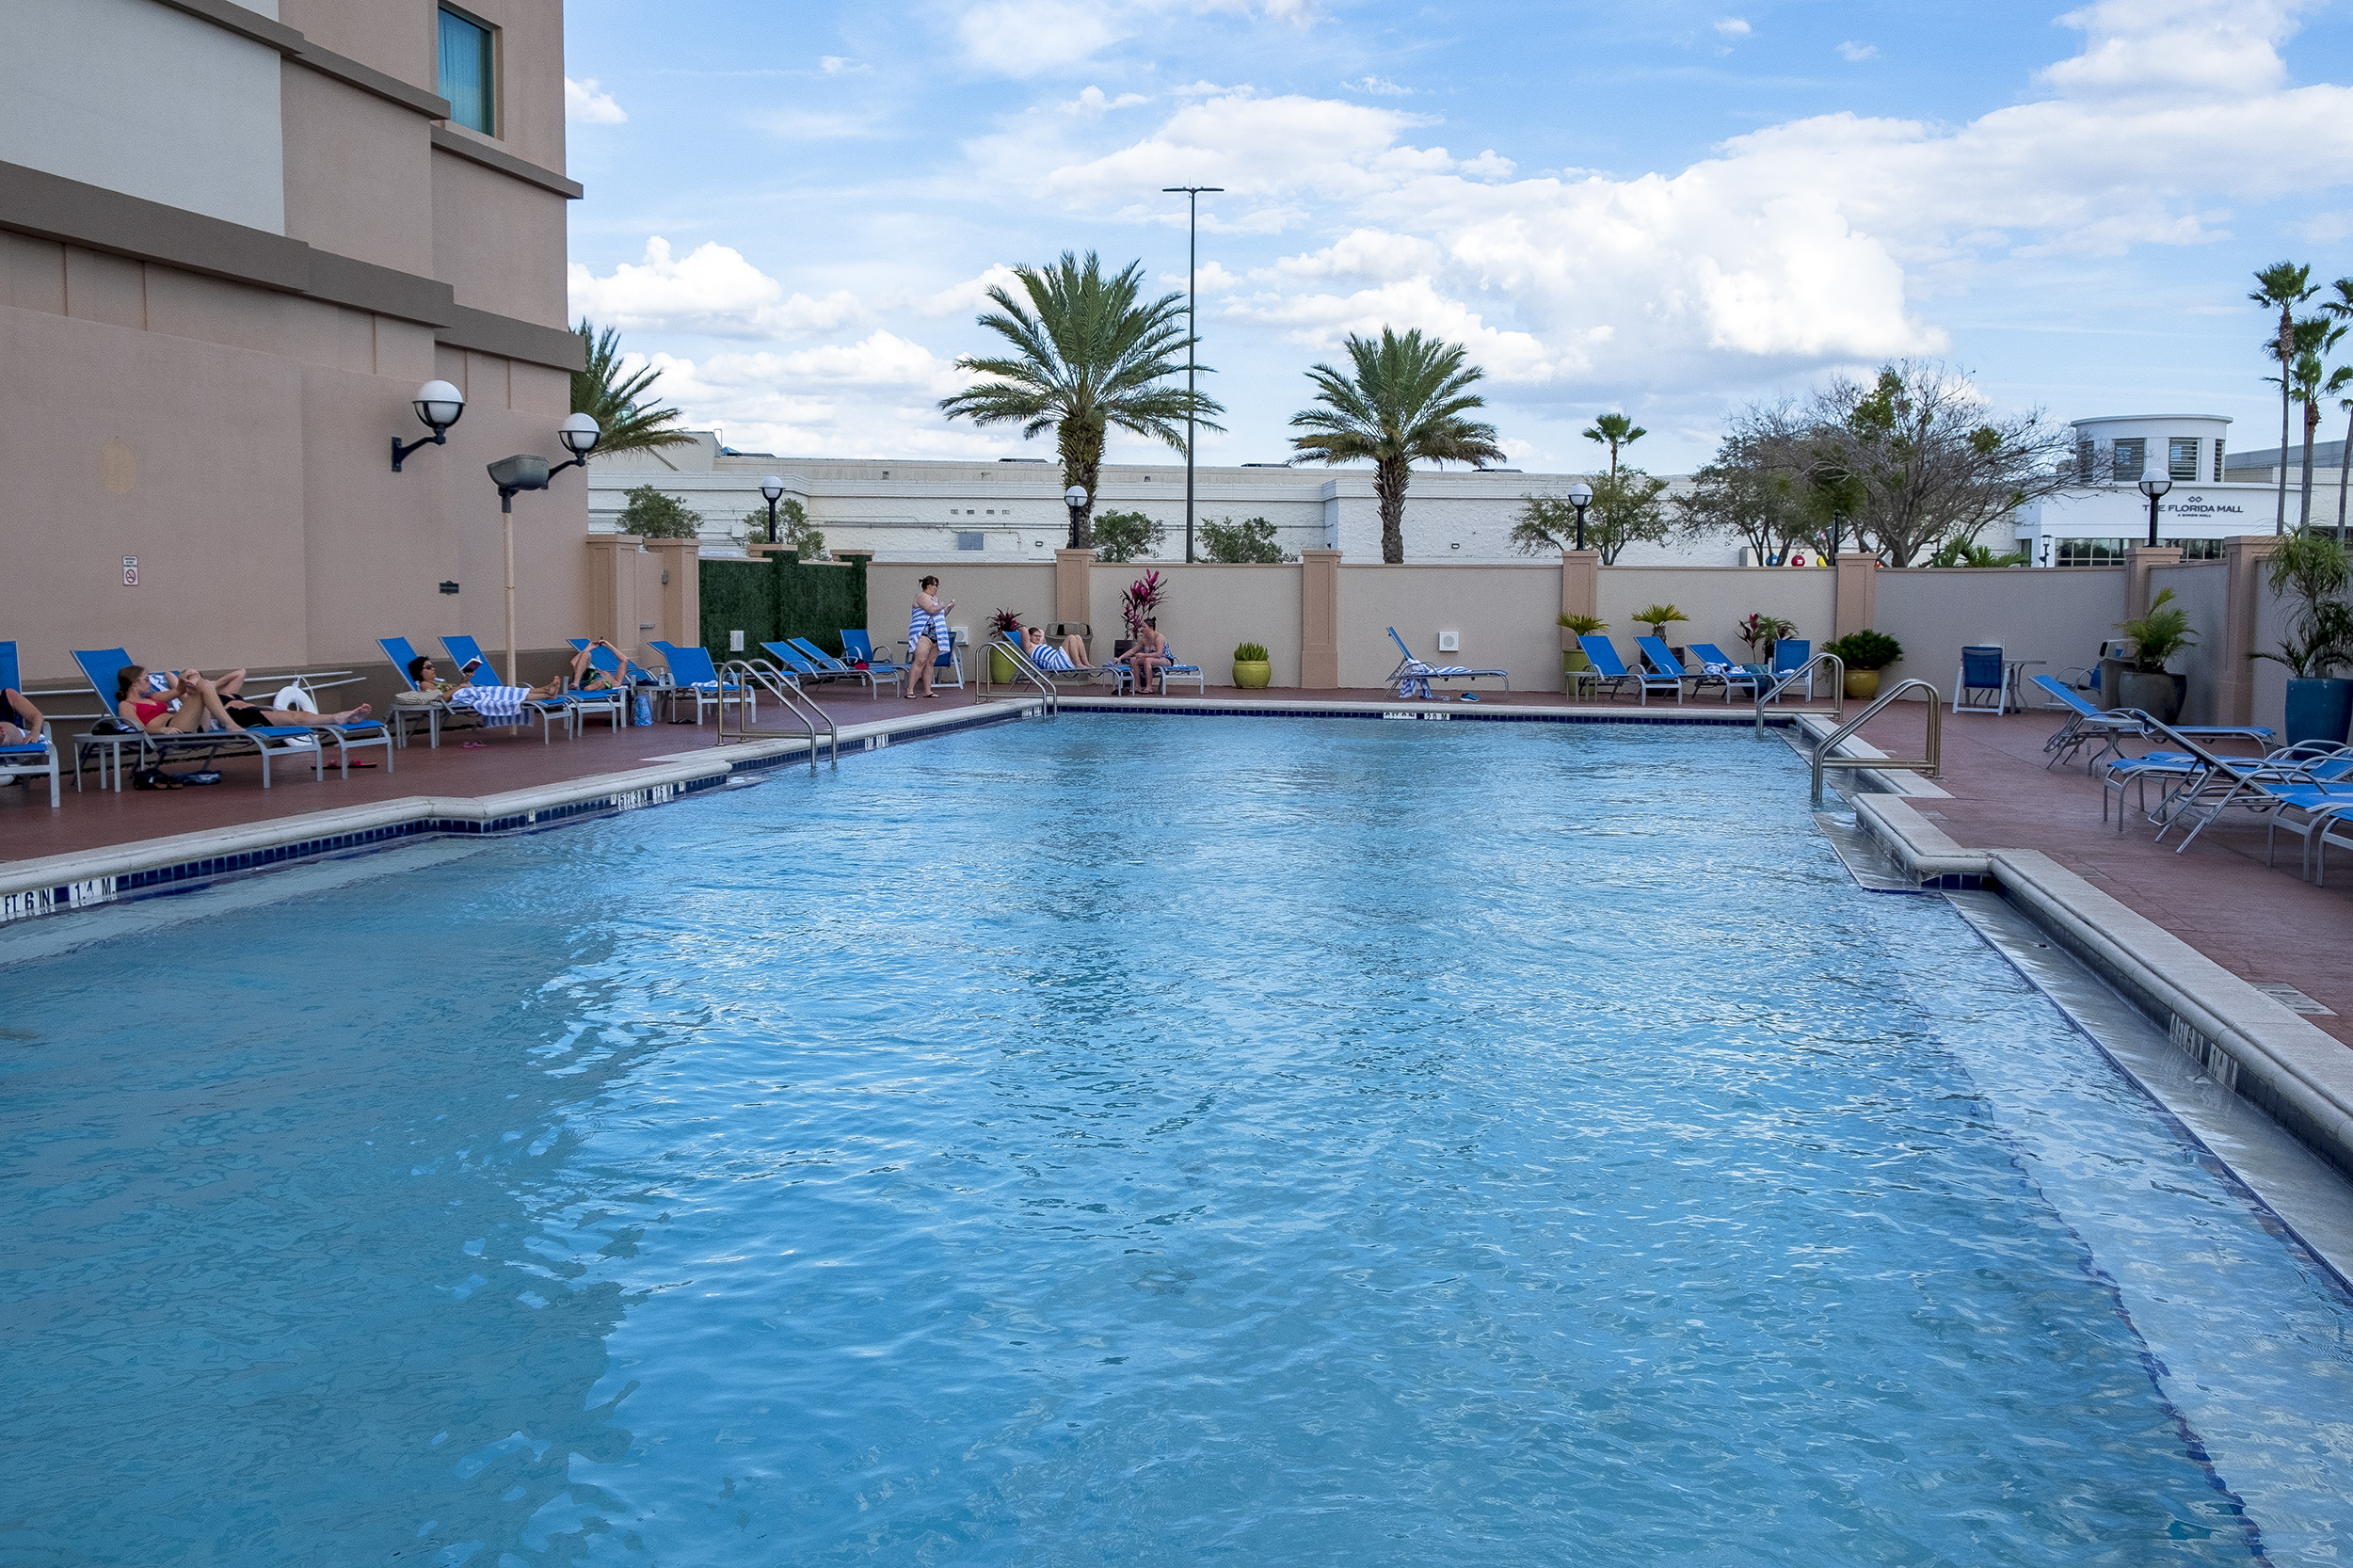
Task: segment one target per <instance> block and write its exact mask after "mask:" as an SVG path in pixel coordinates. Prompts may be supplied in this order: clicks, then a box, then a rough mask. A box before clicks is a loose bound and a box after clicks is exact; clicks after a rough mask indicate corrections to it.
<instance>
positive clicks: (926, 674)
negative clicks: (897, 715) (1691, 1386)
mask: <svg viewBox="0 0 2353 1568" xmlns="http://www.w3.org/2000/svg"><path fill="white" fill-rule="evenodd" d="M955 607H956V601H955V600H947V601H946V602H945V603H942V602H941V601H940V598H939V579H938V578H936V577H926V578H925V579H923V581H922V582H920V583H919V584H916V585H915V608H914V609H913V610H912V611H910V612H909V613H908V615H907V663H908V664H913V665H914V666H915V668H914V669H913V670H912V671H910V672H909V673H908V676H907V700H908V701H909V702H913V701H914V700H915V699H916V698H917V697H919V696H927V697H935V698H936V697H937V696H939V694H938V693H937V692H935V691H933V690H932V670H933V668H934V666H936V664H938V663H939V656H940V655H941V654H942V653H944V652H946V651H947V649H948V646H949V632H948V612H949V611H951V610H952V609H954V608H955Z"/></svg>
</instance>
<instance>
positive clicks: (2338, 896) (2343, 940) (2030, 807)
mask: <svg viewBox="0 0 2353 1568" xmlns="http://www.w3.org/2000/svg"><path fill="white" fill-rule="evenodd" d="M1032 700H1033V699H1032V698H1028V697H1018V696H1013V695H1012V694H1009V693H1007V692H1006V691H1005V690H1003V689H1002V688H1000V689H999V690H998V692H997V693H996V694H995V699H994V700H993V701H992V700H990V699H989V698H988V697H985V696H983V695H982V694H980V693H978V692H976V691H968V692H946V693H943V694H942V695H941V696H940V698H939V699H938V700H936V701H925V702H908V701H904V700H901V699H895V698H885V699H882V700H878V701H861V700H856V699H851V698H848V697H845V696H834V695H831V694H828V695H827V696H825V697H824V704H825V708H826V710H827V712H829V713H831V714H832V716H833V717H834V719H835V721H836V722H837V723H838V724H839V725H840V727H841V728H842V731H843V740H844V749H845V750H850V749H862V748H863V747H865V746H867V745H869V744H881V743H883V742H887V741H888V740H893V739H898V740H904V739H912V738H915V736H914V732H920V731H921V730H924V729H936V728H960V727H961V726H962V725H964V724H968V723H970V722H974V721H976V720H981V719H984V718H986V717H994V716H997V715H1002V714H1009V713H1010V712H1012V711H1013V710H1015V709H1016V708H1017V707H1020V706H1026V705H1028V704H1029V703H1031V702H1032ZM1064 706H1065V707H1083V708H1086V709H1089V710H1117V709H1128V710H1137V711H1144V710H1162V711H1165V710H1169V709H1186V710H1192V711H1194V712H1199V711H1201V710H1203V709H1209V710H1217V709H1230V710H1241V711H1264V710H1266V709H1268V708H1282V709H1289V710H1292V711H1300V710H1309V711H1316V710H1321V711H1324V712H1332V711H1341V712H1359V713H1371V712H1422V713H1428V714H1444V715H1446V716H1448V717H1449V718H1465V719H1469V718H1478V717H1501V716H1504V715H1507V714H1508V715H1510V716H1513V717H1525V718H1531V719H1533V718H1539V717H1543V718H1559V719H1586V720H1591V719H1597V718H1627V719H1632V718H1641V719H1646V720H1651V721H1664V722H1695V721H1696V722H1705V723H1718V724H1740V725H1746V724H1747V723H1748V722H1750V713H1751V710H1750V709H1749V708H1748V707H1747V706H1746V705H1744V704H1737V703H1736V704H1732V705H1730V706H1727V705H1725V704H1724V703H1722V702H1721V701H1714V700H1710V701H1697V700H1694V701H1691V702H1687V703H1683V704H1675V703H1673V702H1657V701H1654V702H1652V703H1650V704H1649V705H1647V706H1641V705H1638V704H1637V703H1635V702H1634V701H1633V700H1631V699H1628V700H1625V701H1623V702H1614V703H1613V702H1599V703H1592V702H1589V703H1583V704H1577V705H1566V704H1564V703H1563V702H1562V699H1561V696H1560V695H1559V694H1557V693H1521V694H1517V695H1513V696H1501V695H1498V694H1493V693H1484V694H1481V701H1480V702H1479V703H1478V704H1476V705H1475V706H1474V705H1471V704H1465V703H1458V702H1443V703H1413V702H1400V701H1398V700H1397V699H1396V698H1394V697H1393V696H1389V695H1388V694H1386V693H1385V692H1383V691H1379V690H1369V691H1367V690H1332V691H1321V690H1319V691H1306V690H1299V689H1295V688H1286V689H1282V690H1277V691H1268V692H1242V691H1238V690H1234V689H1231V688H1217V687H1212V688H1210V689H1209V691H1208V692H1206V693H1204V694H1203V695H1202V696H1200V697H1198V698H1193V697H1185V696H1178V697H1175V698H1168V699H1160V698H1148V699H1141V700H1139V699H1134V698H1126V699H1122V698H1113V697H1108V696H1098V695H1096V694H1095V693H1093V692H1072V693H1069V694H1066V695H1065V696H1064ZM766 717H767V715H765V714H763V718H766ZM1921 724H1922V718H1921V715H1920V712H1919V711H1918V710H1917V709H1903V708H1898V709H1896V710H1891V711H1890V712H1888V713H1886V714H1883V715H1881V717H1880V718H1879V719H1876V720H1874V721H1873V723H1872V725H1871V726H1870V727H1869V728H1868V729H1867V730H1866V731H1865V736H1864V738H1865V739H1866V740H1868V741H1869V742H1871V743H1872V744H1876V745H1878V746H1880V747H1881V749H1882V750H1883V751H1885V752H1887V753H1889V754H1891V755H1894V754H1899V753H1908V752H1912V751H1914V750H1916V748H1917V746H1918V744H1919V730H1920V727H1921ZM2056 724H2057V720H2056V719H2055V718H2054V717H2052V716H2050V715H2048V714H2045V713H2042V712H2029V713H2024V714H2009V715H2001V716H1997V715H1993V714H1977V713H1964V714H1961V715H1958V716H1950V717H1947V718H1946V720H1945V731H1944V736H1945V759H1944V760H1945V767H1944V772H1943V775H1942V776H1941V777H1940V778H1939V779H1938V780H1936V781H1935V783H1933V784H1930V783H1928V782H1926V781H1914V780H1911V779H1908V778H1899V779H1896V780H1895V782H1896V783H1897V787H1898V788H1899V789H1901V790H1904V791H1906V792H1907V804H1909V805H1910V806H1911V807H1912V808H1913V809H1914V810H1915V811H1917V812H1918V813H1919V818H1920V822H1921V823H1924V824H1931V825H1929V826H1928V827H1926V828H1922V827H1921V826H1920V824H1913V829H1912V830H1913V831H1914V832H1915V833H1923V834H1925V837H1926V838H1929V839H1933V838H1935V837H1936V836H1937V835H1938V834H1939V833H1940V832H1941V834H1942V835H1943V836H1944V837H1945V839H1948V840H1950V841H1951V846H1953V847H1966V848H1967V849H1969V850H1971V851H2002V850H2012V851H2023V852H2036V853H2039V854H2040V855H2041V856H2047V857H2048V859H2049V861H2050V862H2051V863H2053V864H2055V865H2056V866H2057V867H2060V868H2063V869H2064V870H2065V871H2067V872H2073V873H2074V874H2075V875H2077V876H2080V877H2082V878H2084V879H2085V880H2086V881H2087V882H2088V883H2089V884H2090V885H2091V887H2092V888H2096V889H2098V890H2099V891H2100V892H2102V893H2105V894H2106V895H2108V896H2109V897H2112V898H2113V899H2114V900H2115V901H2116V902H2117V903H2118V904H2121V905H2123V906H2124V907H2125V908H2126V909H2129V910H2131V911H2133V912H2134V913H2135V914H2137V915H2139V916H2141V917H2144V918H2145V919H2146V920H2149V921H2151V922H2153V923H2154V925H2156V926H2157V927H2159V928H2161V929H2162V930H2163V931H2165V932H2167V933H2169V934H2171V935H2172V936H2176V937H2179V938H2180V939H2181V940H2182V941H2184V942H2186V943H2187V944H2189V946H2190V947H2192V948H2194V949H2196V950H2197V951H2198V952H2201V953H2203V954H2204V955H2205V956H2206V957H2208V958H2211V959H2212V960H2213V961H2214V962H2215V963H2216V964H2218V965H2219V966H2221V968H2223V969H2225V970H2227V971H2229V972H2230V973H2231V974H2233V975H2236V976H2237V977H2239V978H2240V979H2242V980H2244V981H2247V982H2249V983H2250V984H2255V985H2257V986H2262V985H2287V986H2293V987H2295V988H2296V989H2297V990H2299V991H2301V992H2302V993H2304V994H2305V995H2306V996H2307V997H2309V998H2311V999H2312V1000H2313V1001H2314V1002H2316V1003H2318V1004H2319V1005H2320V1006H2323V1007H2326V1008H2328V1009H2329V1012H2328V1013H2326V1014H2306V1015H2305V1016H2306V1017H2307V1018H2308V1020H2309V1022H2310V1023H2311V1024H2313V1025H2314V1026H2316V1027H2317V1028H2319V1029H2320V1030H2322V1031H2324V1032H2327V1033H2328V1034H2329V1036H2331V1037H2333V1038H2334V1039H2335V1040H2336V1041H2337V1042H2339V1043H2340V1044H2343V1045H2353V962H2348V954H2353V862H2347V863H2345V865H2344V868H2343V870H2342V872H2340V876H2341V880H2340V881H2339V882H2337V883H2336V884H2334V885H2332V886H2330V887H2329V888H2315V887H2313V886H2311V885H2310V884H2307V883H2304V882H2301V881H2299V880H2298V879H2297V875H2296V872H2295V869H2294V867H2295V859H2296V851H2297V847H2298V846H2297V845H2296V844H2295V843H2294V842H2293V841H2290V843H2289V845H2288V850H2287V867H2286V869H2284V870H2267V869H2265V866H2264V864H2263V834H2262V832H2261V830H2260V829H2259V828H2253V827H2249V826H2243V825H2239V824H2232V823H2229V822H2228V821H2227V819H2226V821H2225V822H2224V823H2222V824H2217V825H2216V826H2214V827H2211V828H2209V829H2208V830H2207V831H2206V832H2205V833H2204V834H2203V835H2202V836H2201V838H2200V839H2199V840H2198V842H2197V843H2195V844H2193V845H2191V846H2190V849H2189V851H2188V852H2187V853H2186V854H2183V855H2178V856H2177V855H2175V854H2174V853H2173V851H2172V845H2171V843H2170V842H2169V843H2167V844H2165V845H2157V844H2155V843H2153V842H2152V840H2151V835H2150V832H2149V829H2148V828H2147V827H2146V825H2145V824H2140V823H2138V822H2137V821H2136V822H2134V823H2133V824H2129V825H2128V826H2127V828H2126V830H2125V831H2124V832H2123V833H2121V834H2119V833H2117V832H2116V831H2115V827H2114V824H2113V823H2110V824H2107V825H2105V826H2103V824H2102V823H2101V821H2100V786H2099V784H2098V782H2097V780H2096V779H2094V778H2092V777H2090V776H2087V775H2086V774H2085V772H2084V771H2083V769H2082V768H2081V767H2080V766H2075V767H2061V768H2058V769H2055V770H2051V771H2045V770H2044V768H2043V766H2042V753H2041V744H2042V740H2043V737H2044V736H2046V735H2048V734H2049V733H2050V732H2051V731H2052V729H2053V728H2055V727H2056ZM715 734H716V731H715V728H714V726H713V725H712V724H709V723H706V724H704V725H702V726H700V727H696V726H691V725H686V726H672V725H666V724H658V725H655V726H653V727H652V728H623V729H621V730H619V731H617V732H616V731H613V730H611V729H608V728H606V727H605V726H603V725H601V724H591V725H590V726H589V727H588V728H586V730H585V731H584V734H583V735H582V736H581V738H579V739H578V740H565V739H561V738H559V739H557V740H556V741H554V742H553V744H541V743H540V741H539V739H538V738H537V735H536V732H530V733H523V732H516V731H503V732H498V733H496V734H494V735H493V736H491V737H488V738H487V739H483V740H482V741H481V743H480V744H478V745H477V746H475V747H472V748H469V747H467V746H466V745H465V744H463V742H464V741H466V740H467V739H469V738H472V736H471V732H465V733H452V734H450V735H446V736H445V737H444V739H443V743H442V744H441V746H440V749H438V750H432V749H428V748H427V747H426V746H425V745H424V742H423V740H422V738H420V739H419V740H418V741H417V742H416V744H412V745H410V746H409V747H408V748H407V749H406V750H404V751H402V752H401V753H399V755H398V757H397V759H396V767H395V768H393V769H386V768H383V767H376V768H371V769H367V770H365V771H364V772H354V773H353V775H352V776H351V777H350V778H349V779H348V780H344V779H343V778H340V777H338V776H335V774H334V773H333V772H332V771H331V770H330V771H329V773H328V778H327V781H326V782H325V783H324V784H320V783H317V782H314V781H313V780H312V777H311V776H310V775H309V774H308V773H307V772H305V771H301V770H296V769H292V768H282V767H281V768H280V770H279V780H278V783H277V787H276V788H274V789H271V790H267V791H264V790H263V789H262V787H261V782H260V776H259V772H258V770H257V768H256V767H255V764H254V763H253V761H252V760H251V759H249V758H248V759H235V758H232V759H228V760H224V761H223V762H222V764H221V771H222V772H223V773H224V775H225V777H224V779H223V781H222V782H221V783H220V784H217V785H214V786H209V787H194V788H188V789H184V790H178V791H171V792H120V793H117V792H112V791H104V792H102V791H100V790H99V789H98V788H97V779H96V776H95V775H92V776H89V777H88V778H87V779H86V780H85V789H84V791H83V792H80V793H76V792H75V791H74V790H73V788H72V783H71V782H70V781H69V782H68V784H67V787H66V792H65V804H64V806H63V808H60V809H58V810H56V811H52V810H50V809H49V808H48V807H47V804H46V800H45V792H43V791H41V790H40V788H38V787H35V788H29V789H6V790H0V824H5V832H6V835H7V843H8V851H9V853H8V857H7V859H6V860H5V861H0V894H6V895H9V896H11V897H13V896H14V895H16V894H18V893H20V892H21V891H23V890H25V889H34V888H62V887H65V886H67V885H71V884H78V883H83V882H85V881H87V880H88V879H89V878H92V877H97V876H103V875H112V874H115V873H116V872H121V871H124V870H129V869H134V868H137V867H142V866H152V865H160V864H163V863H166V862H167V861H169V860H172V859H173V858H174V857H175V856H176V857H177V858H178V859H180V860H182V861H188V860H193V859H196V858H198V857H200V856H212V855H217V854H223V853H226V852H227V851H229V850H231V849H235V850H249V849H250V848H252V847H253V846H255V845H264V844H273V843H276V844H297V845H300V844H312V843H317V844H324V843H325V842H326V841H328V840H333V839H336V838H337V837H338V836H340V835H344V834H346V833H350V832H355V831H365V832H383V831H388V829H387V828H386V827H385V825H384V824H401V823H406V824H409V825H410V826H412V827H414V826H417V825H419V824H423V826H424V827H425V828H430V829H432V830H435V831H453V830H472V831H486V830H488V831H495V830H498V829H500V828H503V827H506V826H512V825H536V824H540V823H541V822H543V821H545V820H551V819H552V816H554V815H557V814H562V813H561V812H560V811H558V810H556V809H553V808H565V809H588V808H598V807H600V806H605V805H607V804H618V803H622V802H623V801H626V802H627V803H628V804H642V803H648V802H649V801H650V800H658V799H666V798H669V796H670V794H671V793H673V792H684V791H690V790H692V789H694V788H698V787H703V786H707V785H712V784H716V783H720V782H724V781H725V779H726V777H727V776H728V775H729V773H730V772H731V771H736V770H742V769H744V768H746V767H756V766H761V765H768V766H773V765H776V763H777V761H778V759H779V758H780V757H781V756H782V755H783V754H784V753H787V752H789V751H797V749H798V747H797V746H796V745H795V744H793V743H792V742H790V741H786V740H781V739H774V740H764V741H759V742H755V743H753V744H731V745H726V746H721V745H718V744H715V743H714V737H715ZM845 765H854V764H845ZM648 791H651V792H653V793H652V794H650V795H648V794H646V792H648ZM1906 820H1907V821H1910V820H1911V819H1906ZM223 869H224V870H234V869H237V868H235V867H227V866H225V867H224V868H223ZM106 896H112V894H111V892H109V893H108V894H107V895H106ZM55 906H56V904H54V903H41V904H39V905H38V906H35V905H34V904H11V905H10V907H8V909H7V910H6V911H5V916H12V915H16V914H23V913H37V912H40V910H41V909H45V908H49V907H55ZM5 916H0V918H5Z"/></svg>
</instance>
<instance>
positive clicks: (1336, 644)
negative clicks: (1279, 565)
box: [1299, 550, 1340, 691]
mask: <svg viewBox="0 0 2353 1568" xmlns="http://www.w3.org/2000/svg"><path fill="white" fill-rule="evenodd" d="M1299 683H1300V684H1301V685H1303V686H1305V687H1307V688H1308V689H1309V690H1311V691H1314V690H1321V691H1331V690H1333V689H1334V688H1336V687H1337V686H1338V685H1339V683H1340V552H1338V551H1337V550H1303V551H1301V552H1299Z"/></svg>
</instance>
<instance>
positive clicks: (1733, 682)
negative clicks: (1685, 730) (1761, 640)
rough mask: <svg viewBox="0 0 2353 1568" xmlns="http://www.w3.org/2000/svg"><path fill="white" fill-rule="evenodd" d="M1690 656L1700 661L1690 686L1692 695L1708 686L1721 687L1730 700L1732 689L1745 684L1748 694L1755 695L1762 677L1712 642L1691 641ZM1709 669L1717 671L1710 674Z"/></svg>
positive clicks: (1726, 699)
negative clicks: (1698, 670) (1698, 669)
mask: <svg viewBox="0 0 2353 1568" xmlns="http://www.w3.org/2000/svg"><path fill="white" fill-rule="evenodd" d="M1691 657H1692V658H1694V659H1697V660H1698V661H1699V662H1700V673H1699V675H1698V676H1697V677H1696V678H1695V680H1694V683H1693V685H1692V687H1691V695H1692V696H1699V695H1700V693H1702V692H1703V691H1705V690H1706V689H1707V688H1708V687H1710V686H1721V687H1723V689H1724V700H1725V701H1726V702H1730V701H1731V700H1732V694H1733V691H1734V689H1735V688H1737V687H1742V686H1745V687H1747V688H1748V693H1749V696H1752V697H1753V696H1756V693H1757V682H1758V681H1759V680H1761V679H1763V678H1762V677H1760V676H1759V675H1758V674H1757V673H1756V671H1754V670H1753V669H1751V668H1749V666H1748V665H1746V664H1741V663H1739V662H1738V661H1737V660H1736V659H1734V658H1733V657H1732V656H1731V655H1730V654H1728V653H1726V652H1725V651H1724V650H1723V649H1722V648H1718V647H1717V646H1716V645H1715V644H1714V643H1693V644H1692V645H1691ZM1711 670H1713V671H1716V672H1717V673H1715V674H1710V673H1709V672H1710V671H1711Z"/></svg>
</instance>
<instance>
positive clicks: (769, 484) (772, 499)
mask: <svg viewBox="0 0 2353 1568" xmlns="http://www.w3.org/2000/svg"><path fill="white" fill-rule="evenodd" d="M760 494H761V495H763V496H766V497H767V498H768V542H769V543H770V544H774V543H776V503H777V502H778V501H779V500H781V499H783V496H784V481H783V480H781V479H779V478H777V477H776V475H775V474H773V473H772V474H770V475H768V477H766V478H765V479H762V480H761V481H760Z"/></svg>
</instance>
